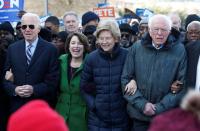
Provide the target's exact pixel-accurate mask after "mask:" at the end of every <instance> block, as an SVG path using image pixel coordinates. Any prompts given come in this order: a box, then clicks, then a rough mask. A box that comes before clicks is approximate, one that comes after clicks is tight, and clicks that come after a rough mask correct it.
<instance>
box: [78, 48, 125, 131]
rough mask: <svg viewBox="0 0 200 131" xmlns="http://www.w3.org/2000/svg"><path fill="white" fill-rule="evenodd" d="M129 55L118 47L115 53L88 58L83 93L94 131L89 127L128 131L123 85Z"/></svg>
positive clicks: (101, 51) (91, 54) (90, 55)
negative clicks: (125, 65)
mask: <svg viewBox="0 0 200 131" xmlns="http://www.w3.org/2000/svg"><path fill="white" fill-rule="evenodd" d="M126 54H127V51H126V50H124V49H122V48H121V47H119V45H118V44H116V45H115V47H114V49H113V52H112V53H105V52H104V51H103V50H101V49H97V50H95V51H93V52H92V53H90V54H89V55H88V56H87V57H86V60H85V64H84V68H83V72H82V76H81V91H82V94H83V96H84V98H85V100H86V103H87V105H88V107H89V110H90V111H89V116H88V124H89V129H91V130H95V129H96V128H90V125H91V126H93V127H98V128H101V127H104V128H109V129H112V130H114V129H115V128H119V129H121V130H123V131H125V129H126V128H127V124H128V121H127V120H128V119H127V118H128V115H127V111H126V101H125V99H124V98H123V94H122V90H121V82H120V78H121V74H122V69H123V65H124V61H125V58H126ZM92 85H93V86H92ZM88 88H89V89H88ZM121 130H120V131H121Z"/></svg>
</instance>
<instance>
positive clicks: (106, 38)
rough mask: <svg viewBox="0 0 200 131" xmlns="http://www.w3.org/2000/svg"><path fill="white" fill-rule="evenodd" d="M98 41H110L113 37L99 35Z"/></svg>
mask: <svg viewBox="0 0 200 131" xmlns="http://www.w3.org/2000/svg"><path fill="white" fill-rule="evenodd" d="M98 39H99V40H100V41H104V40H105V41H110V40H111V39H113V37H99V38H98Z"/></svg>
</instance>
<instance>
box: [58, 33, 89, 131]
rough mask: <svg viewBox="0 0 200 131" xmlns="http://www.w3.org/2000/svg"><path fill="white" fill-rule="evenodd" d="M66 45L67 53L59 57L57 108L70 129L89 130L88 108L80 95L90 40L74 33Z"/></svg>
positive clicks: (76, 130) (71, 130) (73, 130)
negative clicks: (82, 73) (81, 78)
mask: <svg viewBox="0 0 200 131" xmlns="http://www.w3.org/2000/svg"><path fill="white" fill-rule="evenodd" d="M65 46H66V52H67V53H66V54H64V55H61V56H60V58H59V60H60V71H61V78H60V92H59V97H58V102H57V104H56V110H57V112H58V113H60V114H61V115H62V116H63V117H64V119H65V121H66V123H67V125H68V126H69V129H70V131H87V108H86V104H85V101H84V100H83V98H82V97H81V95H80V75H81V72H82V68H83V60H84V57H85V55H86V53H87V52H88V40H87V37H86V36H84V35H83V34H81V33H73V34H70V35H69V36H68V38H67V40H66V45H65Z"/></svg>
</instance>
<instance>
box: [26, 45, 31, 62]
mask: <svg viewBox="0 0 200 131" xmlns="http://www.w3.org/2000/svg"><path fill="white" fill-rule="evenodd" d="M31 48H32V44H29V45H28V46H27V49H26V57H27V63H28V65H29V64H30V63H31V57H32V53H31Z"/></svg>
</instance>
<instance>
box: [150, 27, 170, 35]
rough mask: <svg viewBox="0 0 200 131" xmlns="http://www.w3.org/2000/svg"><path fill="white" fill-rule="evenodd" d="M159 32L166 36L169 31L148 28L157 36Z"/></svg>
mask: <svg viewBox="0 0 200 131" xmlns="http://www.w3.org/2000/svg"><path fill="white" fill-rule="evenodd" d="M159 30H160V32H161V33H162V34H167V33H169V32H170V31H171V30H168V29H162V28H150V31H151V32H153V33H154V34H158V32H159Z"/></svg>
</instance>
